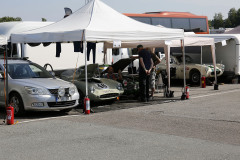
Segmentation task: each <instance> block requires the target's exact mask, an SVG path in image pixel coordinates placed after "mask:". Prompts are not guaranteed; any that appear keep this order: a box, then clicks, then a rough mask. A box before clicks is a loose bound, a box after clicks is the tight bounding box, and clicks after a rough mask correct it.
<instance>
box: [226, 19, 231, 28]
mask: <svg viewBox="0 0 240 160" xmlns="http://www.w3.org/2000/svg"><path fill="white" fill-rule="evenodd" d="M224 24H225V25H224V27H225V28H232V22H231V21H230V19H229V18H227V19H225V21H224Z"/></svg>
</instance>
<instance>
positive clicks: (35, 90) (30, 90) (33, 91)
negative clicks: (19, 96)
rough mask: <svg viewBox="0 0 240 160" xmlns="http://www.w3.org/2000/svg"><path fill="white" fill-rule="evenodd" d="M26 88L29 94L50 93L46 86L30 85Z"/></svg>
mask: <svg viewBox="0 0 240 160" xmlns="http://www.w3.org/2000/svg"><path fill="white" fill-rule="evenodd" d="M24 88H25V90H26V91H27V93H28V94H32V95H48V94H49V92H48V90H47V89H45V88H40V87H30V86H25V87H24Z"/></svg>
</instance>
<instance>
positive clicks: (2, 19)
mask: <svg viewBox="0 0 240 160" xmlns="http://www.w3.org/2000/svg"><path fill="white" fill-rule="evenodd" d="M11 21H22V18H20V17H16V18H14V17H7V16H6V17H2V18H0V23H2V22H11Z"/></svg>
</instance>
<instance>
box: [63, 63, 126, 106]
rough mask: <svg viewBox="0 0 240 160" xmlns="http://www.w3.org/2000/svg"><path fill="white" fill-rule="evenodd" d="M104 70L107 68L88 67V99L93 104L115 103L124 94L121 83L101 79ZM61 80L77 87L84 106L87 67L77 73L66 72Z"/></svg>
mask: <svg viewBox="0 0 240 160" xmlns="http://www.w3.org/2000/svg"><path fill="white" fill-rule="evenodd" d="M103 68H106V67H104V66H101V67H99V65H98V64H89V65H88V66H87V73H88V75H87V76H88V98H89V99H90V100H91V102H101V101H114V100H115V99H116V98H117V97H119V96H120V95H121V94H123V91H124V90H123V87H122V84H121V83H119V82H117V81H114V80H111V79H106V78H100V72H101V70H104V69H103ZM60 78H61V79H63V80H67V81H70V82H73V83H74V84H75V85H76V87H77V89H78V92H79V94H80V97H81V98H80V104H83V99H84V97H85V95H86V81H85V66H81V67H79V68H78V69H77V70H76V71H75V70H74V69H71V70H66V71H64V72H62V73H61V75H60Z"/></svg>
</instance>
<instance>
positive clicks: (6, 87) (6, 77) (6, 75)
mask: <svg viewBox="0 0 240 160" xmlns="http://www.w3.org/2000/svg"><path fill="white" fill-rule="evenodd" d="M7 48H8V44H7V45H6V66H5V68H6V73H5V80H6V83H5V85H6V86H5V89H6V107H8V99H9V98H8V53H7Z"/></svg>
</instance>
